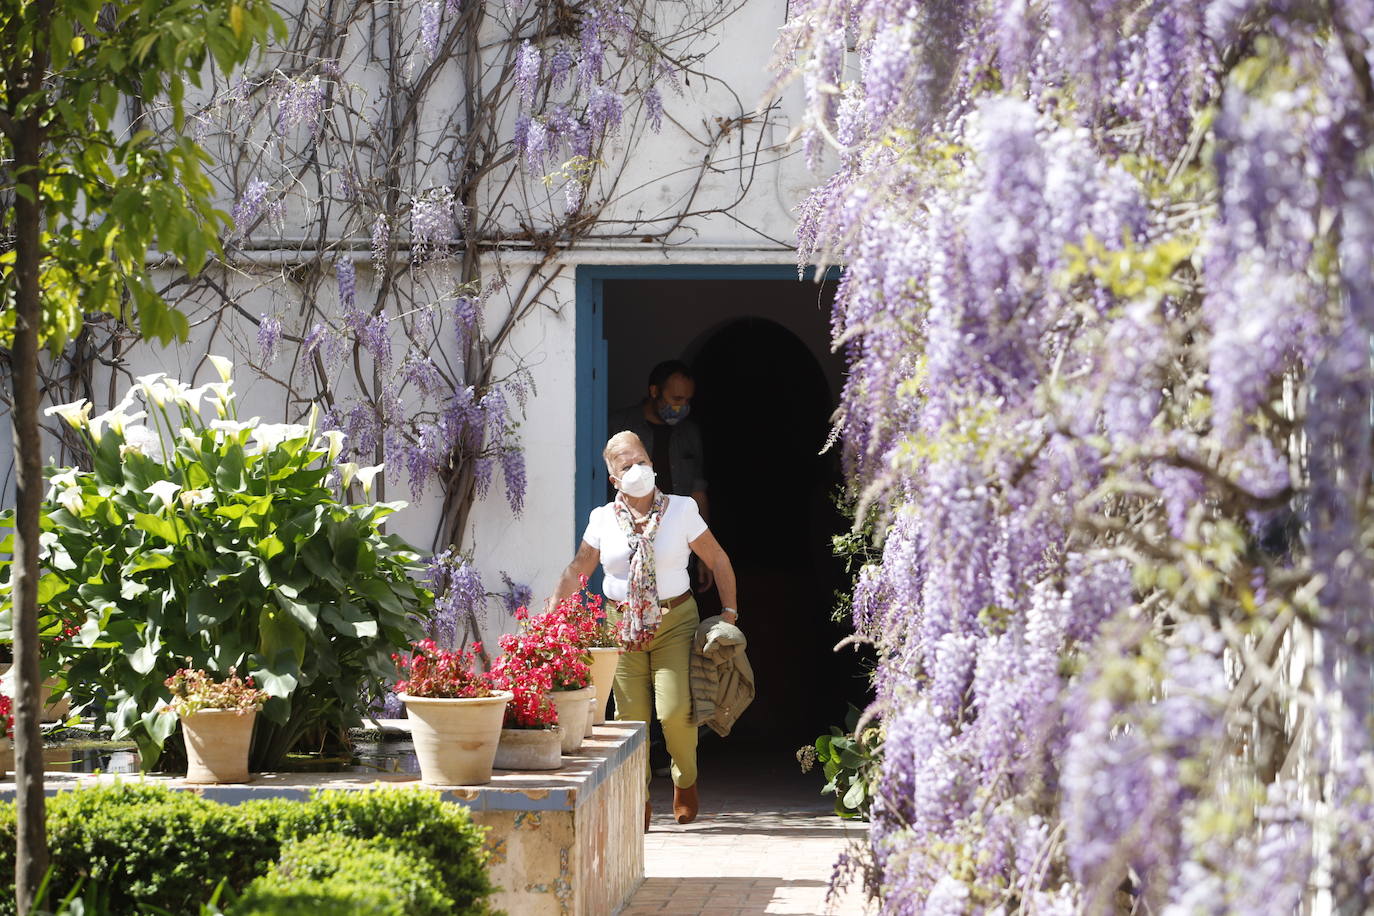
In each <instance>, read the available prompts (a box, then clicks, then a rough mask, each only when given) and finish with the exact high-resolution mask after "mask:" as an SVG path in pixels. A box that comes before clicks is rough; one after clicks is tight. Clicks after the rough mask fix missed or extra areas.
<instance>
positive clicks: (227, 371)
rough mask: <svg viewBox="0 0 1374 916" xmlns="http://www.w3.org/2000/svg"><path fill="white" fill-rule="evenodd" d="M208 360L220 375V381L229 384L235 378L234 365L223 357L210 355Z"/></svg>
mask: <svg viewBox="0 0 1374 916" xmlns="http://www.w3.org/2000/svg"><path fill="white" fill-rule="evenodd" d="M208 358H209V360H210V363H211V365H213V366H214V367H215V371H216V372H218V373H219V380H220V381H221V382H224V383H226V384H228V382H229V380H230V379H231V378H233V377H234V364H233V363H231V362H230V361H229V360H227V359H225V358H224V357H223V356H215V355H214V354H210V356H209V357H208Z"/></svg>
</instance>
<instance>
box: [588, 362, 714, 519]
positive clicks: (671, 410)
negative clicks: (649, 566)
mask: <svg viewBox="0 0 1374 916" xmlns="http://www.w3.org/2000/svg"><path fill="white" fill-rule="evenodd" d="M694 394H696V382H695V381H694V380H693V378H692V370H691V369H690V368H688V366H687V364H686V363H683V362H680V361H679V360H675V359H674V360H669V361H667V362H662V363H659V364H658V365H657V366H655V367H654V368H653V371H652V372H650V373H649V391H648V396H647V397H645V398H644V400H642V401H640V402H639V403H638V404H635V405H634V406H632V407H626V408H625V409H624V410H617V411H616V412H614V413H613V414H611V417H610V425H609V427H608V432H610V434H611V435H615V434H616V433H618V432H620V431H621V430H626V429H628V430H630V431H631V432H633V433H634V434H635V435H637V436H639V438H640V441H642V442H643V443H644V446H645V448H646V449H648V451H649V458H650V459H651V460H652V461H653V463H654V473H655V474H656V475H657V483H658V488H659V489H660V490H662V491H663V492H664V493H671V494H673V495H675V496H690V497H692V498H693V499H695V500H696V501H697V507H698V508H699V509H700V510H701V517H702V518H703V519H706V520H707V521H708V522H709V521H710V514H709V513H708V512H707V506H706V477H705V462H704V460H703V452H702V447H701V428H700V427H699V426H697V424H696V423H695V422H694V421H692V420H691V419H690V418H689V417H688V416H687V415H688V413H690V412H691V409H692V396H693V395H694Z"/></svg>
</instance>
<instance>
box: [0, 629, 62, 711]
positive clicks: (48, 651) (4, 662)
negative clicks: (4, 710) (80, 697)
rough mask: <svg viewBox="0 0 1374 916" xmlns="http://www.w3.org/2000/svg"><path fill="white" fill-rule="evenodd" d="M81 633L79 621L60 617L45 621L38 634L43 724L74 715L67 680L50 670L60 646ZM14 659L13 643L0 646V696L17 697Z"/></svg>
mask: <svg viewBox="0 0 1374 916" xmlns="http://www.w3.org/2000/svg"><path fill="white" fill-rule="evenodd" d="M79 633H80V630H79V628H78V626H77V622H76V621H71V620H63V619H61V618H57V619H53V620H45V625H44V627H43V628H42V629H41V630H40V631H39V633H38V647H39V649H38V651H39V658H40V659H41V660H42V666H43V672H44V678H43V681H42V683H41V684H40V685H39V693H38V707H39V708H40V709H41V710H43V713H42V716H41V720H42V721H43V722H61V721H63V720H64V719H66V718H67V716H68V715H69V714H70V712H71V703H70V702H69V701H68V699H67V693H66V684H65V677H64V676H63V675H62V674H59V673H56V672H55V671H51V670H50V669H52V668H53V664H52V663H51V662H50V660H51V659H55V658H57V657H58V655H59V652H58V648H59V645H60V644H61V643H63V642H65V641H67V640H69V639H71V638H72V637H74V636H76V635H78V634H79ZM12 659H13V649H12V643H10V642H9V641H4V642H3V643H0V693H3V694H5V695H6V696H11V697H12V696H14V669H13V666H12Z"/></svg>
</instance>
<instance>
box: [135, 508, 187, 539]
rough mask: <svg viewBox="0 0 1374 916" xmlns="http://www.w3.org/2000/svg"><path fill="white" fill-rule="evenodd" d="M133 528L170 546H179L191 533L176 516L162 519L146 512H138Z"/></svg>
mask: <svg viewBox="0 0 1374 916" xmlns="http://www.w3.org/2000/svg"><path fill="white" fill-rule="evenodd" d="M134 527H136V528H139V529H140V530H142V531H146V532H148V533H149V534H151V535H153V536H154V537H159V538H162V540H164V541H168V542H170V543H172V544H180V543H181V542H182V541H184V540H186V536H187V535H188V534H190V533H191V532H190V529H188V528H187V527H186V523H185V522H183V521H182V520H181V519H179V518H177V517H176V516H169V517H167V518H163V517H162V516H159V515H150V514H149V513H147V512H139V513H136V514H135V515H134Z"/></svg>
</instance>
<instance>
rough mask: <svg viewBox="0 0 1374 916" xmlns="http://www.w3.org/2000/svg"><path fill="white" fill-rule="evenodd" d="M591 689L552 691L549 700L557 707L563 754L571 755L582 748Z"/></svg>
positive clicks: (592, 690)
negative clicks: (561, 731)
mask: <svg viewBox="0 0 1374 916" xmlns="http://www.w3.org/2000/svg"><path fill="white" fill-rule="evenodd" d="M595 692H596V691H595V689H594V688H592V687H583V688H582V689H581V690H554V691H551V692H550V693H549V699H550V700H552V701H553V705H554V706H556V707H558V724H559V725H561V726H563V753H565V754H571V753H572V752H573V751H575V750H577V749H578V748H579V747H581V746H582V738H583V733H584V732H585V731H586V730H587V716H589V715H591V712H592V707H591V704H590V703H589V702H587V701H588V700H590V699H591V698H592V697H593V696H594V695H595Z"/></svg>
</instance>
